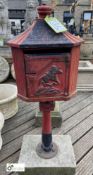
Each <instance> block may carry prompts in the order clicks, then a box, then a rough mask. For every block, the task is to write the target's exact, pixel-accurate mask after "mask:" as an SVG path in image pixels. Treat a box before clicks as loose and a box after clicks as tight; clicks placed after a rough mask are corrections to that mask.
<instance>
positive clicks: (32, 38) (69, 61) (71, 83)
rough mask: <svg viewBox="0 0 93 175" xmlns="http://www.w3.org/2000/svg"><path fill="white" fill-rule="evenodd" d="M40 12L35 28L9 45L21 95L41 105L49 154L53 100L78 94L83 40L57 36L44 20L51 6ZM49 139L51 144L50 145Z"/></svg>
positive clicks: (44, 7)
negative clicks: (77, 83)
mask: <svg viewBox="0 0 93 175" xmlns="http://www.w3.org/2000/svg"><path fill="white" fill-rule="evenodd" d="M38 12H39V18H38V19H37V20H35V21H34V22H33V24H32V26H31V27H29V28H28V29H27V30H26V31H25V32H24V33H22V34H20V35H19V36H17V37H16V38H15V39H13V40H12V41H10V42H9V45H10V46H11V47H12V53H13V60H14V67H15V73H16V82H17V87H18V96H19V97H20V98H22V99H23V100H26V101H33V102H35V101H36V102H37V101H39V102H40V109H41V110H42V111H43V115H44V117H43V136H44V137H43V142H44V146H45V147H44V150H46V151H47V150H48V148H49V146H50V145H51V142H52V141H51V140H52V139H51V137H52V136H51V124H50V119H49V118H50V116H49V112H50V110H53V108H54V105H53V104H54V103H53V101H56V100H57V101H58V100H68V99H69V98H71V96H73V95H75V93H76V82H77V74H78V63H79V57H80V44H81V42H82V39H80V38H78V37H76V36H74V35H72V34H70V33H69V32H64V33H60V34H56V33H55V32H54V31H53V30H52V29H51V28H50V27H49V26H48V25H47V24H46V22H45V21H44V17H45V16H46V15H47V14H48V15H49V14H50V13H51V12H52V10H51V8H50V7H49V6H44V5H42V6H40V7H38ZM42 102H45V103H42ZM46 102H47V103H46ZM48 102H50V103H48ZM45 116H47V117H45ZM45 136H46V137H45ZM47 136H48V137H47ZM46 140H47V142H50V143H49V144H48V145H47V143H46ZM54 147H55V146H54ZM49 150H50V148H49Z"/></svg>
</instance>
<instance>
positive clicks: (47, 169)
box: [18, 135, 76, 175]
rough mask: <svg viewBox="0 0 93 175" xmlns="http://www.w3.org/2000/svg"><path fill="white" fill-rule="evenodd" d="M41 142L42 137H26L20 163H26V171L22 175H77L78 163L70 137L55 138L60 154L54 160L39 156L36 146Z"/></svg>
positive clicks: (56, 136)
mask: <svg viewBox="0 0 93 175" xmlns="http://www.w3.org/2000/svg"><path fill="white" fill-rule="evenodd" d="M40 141H41V136H40V135H38V136H37V135H25V136H24V138H23V143H22V149H21V153H20V157H19V162H18V163H24V164H25V168H26V169H25V172H21V173H20V174H21V175H34V174H35V175H75V170H76V163H75V156H74V152H73V147H72V143H71V138H70V136H68V135H64V136H63V135H55V136H53V141H54V142H55V143H56V144H57V145H58V153H57V155H56V156H55V157H54V158H52V159H43V158H40V157H39V156H38V155H37V153H36V146H37V144H38V143H40Z"/></svg>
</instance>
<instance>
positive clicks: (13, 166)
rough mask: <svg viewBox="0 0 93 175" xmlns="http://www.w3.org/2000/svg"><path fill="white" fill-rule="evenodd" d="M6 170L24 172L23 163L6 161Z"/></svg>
mask: <svg viewBox="0 0 93 175" xmlns="http://www.w3.org/2000/svg"><path fill="white" fill-rule="evenodd" d="M6 171H7V172H25V164H23V163H22V164H21V163H7V165H6Z"/></svg>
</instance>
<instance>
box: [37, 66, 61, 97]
mask: <svg viewBox="0 0 93 175" xmlns="http://www.w3.org/2000/svg"><path fill="white" fill-rule="evenodd" d="M58 74H63V71H62V69H60V68H59V67H57V66H55V65H54V66H52V67H51V68H50V69H49V70H48V71H47V72H46V73H45V74H44V75H43V76H42V77H41V78H40V80H39V83H40V86H39V88H38V90H37V92H36V93H35V95H36V96H39V95H43V94H47V95H49V94H58V93H60V92H61V91H60V90H59V89H58V88H57V87H56V85H58V84H60V83H61V82H60V80H59V78H58Z"/></svg>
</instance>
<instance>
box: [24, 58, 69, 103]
mask: <svg viewBox="0 0 93 175" xmlns="http://www.w3.org/2000/svg"><path fill="white" fill-rule="evenodd" d="M68 62H69V57H64V56H61V57H59V56H58V57H53V58H51V57H49V58H48V57H47V59H46V58H44V57H42V58H41V59H38V57H37V58H35V59H34V58H30V59H29V61H26V80H27V92H28V97H29V98H31V97H32V98H40V97H44V98H46V100H47V99H48V98H50V97H55V95H56V96H57V95H58V96H60V95H62V94H64V93H65V90H66V89H67V79H66V77H68V67H67V65H68ZM27 68H28V70H27Z"/></svg>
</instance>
